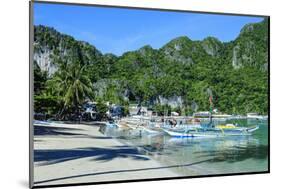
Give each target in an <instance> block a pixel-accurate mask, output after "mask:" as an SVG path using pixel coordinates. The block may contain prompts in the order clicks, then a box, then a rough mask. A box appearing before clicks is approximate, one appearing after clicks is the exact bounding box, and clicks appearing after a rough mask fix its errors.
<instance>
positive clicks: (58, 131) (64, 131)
mask: <svg viewBox="0 0 281 189" xmlns="http://www.w3.org/2000/svg"><path fill="white" fill-rule="evenodd" d="M81 130H82V129H76V128H63V127H51V126H37V125H34V136H40V135H82V134H77V133H73V131H81Z"/></svg>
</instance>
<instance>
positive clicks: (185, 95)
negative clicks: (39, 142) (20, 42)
mask: <svg viewBox="0 0 281 189" xmlns="http://www.w3.org/2000/svg"><path fill="white" fill-rule="evenodd" d="M34 34H35V36H34V68H35V69H34V70H35V71H34V76H35V77H34V80H35V81H34V82H35V85H34V86H35V89H34V90H35V111H37V112H44V111H45V112H46V111H47V112H48V113H49V114H54V113H57V112H58V111H61V110H62V109H72V108H74V107H76V108H77V107H79V106H80V105H81V104H82V103H83V102H84V101H85V100H86V99H91V100H94V101H99V102H105V101H110V102H112V103H117V104H122V105H125V106H126V105H128V104H129V103H131V102H141V103H143V104H149V105H151V107H152V108H157V106H159V105H168V106H170V107H171V108H173V109H177V110H178V111H181V112H182V113H183V114H187V113H192V112H193V111H199V110H208V107H209V101H208V98H209V95H212V96H213V101H214V106H215V107H216V108H217V109H218V110H219V111H222V112H226V113H231V114H234V113H237V114H238V113H239V114H245V113H247V112H258V113H262V114H267V113H268V94H267V93H268V70H267V67H268V21H267V20H264V21H262V22H260V23H255V24H247V25H246V26H244V27H243V28H242V29H241V32H240V34H239V36H238V37H237V38H236V39H235V40H233V41H231V42H227V43H223V42H220V41H219V40H218V39H216V38H213V37H207V38H205V39H204V40H202V41H193V40H191V39H189V38H188V37H186V36H181V37H178V38H175V39H172V40H171V41H170V42H168V43H167V44H165V45H164V46H163V47H161V48H160V49H153V48H152V47H151V46H149V45H146V46H144V47H141V48H140V49H138V50H136V51H130V52H126V53H124V54H123V55H121V56H115V55H113V54H102V53H101V52H100V51H99V50H97V49H96V48H95V47H94V46H93V45H91V44H89V43H87V42H82V41H77V40H75V39H74V38H73V37H71V36H68V35H64V34H61V33H59V32H57V31H56V30H55V29H53V28H49V27H45V26H35V31H34Z"/></svg>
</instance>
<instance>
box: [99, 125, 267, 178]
mask: <svg viewBox="0 0 281 189" xmlns="http://www.w3.org/2000/svg"><path fill="white" fill-rule="evenodd" d="M227 123H236V124H238V125H240V126H253V125H259V127H260V128H259V129H258V130H257V131H255V132H254V133H253V134H252V135H251V136H230V137H222V138H205V139H204V138H200V139H199V138H173V137H170V136H168V135H165V134H161V135H154V136H151V135H143V136H142V137H131V136H130V133H129V132H128V131H120V130H117V129H108V130H106V132H104V134H105V135H107V136H115V137H117V139H118V140H119V141H120V142H122V143H125V144H127V145H130V146H135V147H138V148H139V149H140V151H142V152H143V153H144V154H146V155H148V156H150V157H151V158H152V159H155V160H157V161H158V162H160V163H161V164H162V165H163V167H165V166H172V168H170V169H172V170H173V171H175V172H177V173H179V174H180V175H183V176H192V175H208V174H227V173H243V172H260V171H267V170H268V122H267V120H266V121H259V120H253V119H248V120H247V119H244V120H229V121H227Z"/></svg>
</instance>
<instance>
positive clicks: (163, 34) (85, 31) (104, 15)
mask: <svg viewBox="0 0 281 189" xmlns="http://www.w3.org/2000/svg"><path fill="white" fill-rule="evenodd" d="M261 20H262V18H261V17H246V16H229V15H214V14H199V13H186V12H185V13H180V12H163V11H155V10H137V9H134V10H133V9H122V8H108V7H107V8H104V7H89V6H77V5H61V4H44V3H35V5H34V24H35V25H39V24H42V25H45V26H51V27H54V28H55V29H56V30H58V31H59V32H62V33H65V34H68V35H71V36H73V37H74V38H75V39H77V40H82V41H87V42H89V43H90V44H92V45H94V46H95V47H97V48H98V49H99V50H100V51H101V52H102V53H114V54H116V55H121V54H122V53H124V52H126V51H131V50H136V49H139V48H140V47H142V46H144V45H148V44H149V45H151V46H152V47H153V48H160V47H162V46H163V45H165V44H166V43H167V42H169V41H170V40H171V39H173V38H176V37H179V36H187V37H189V38H190V39H192V40H202V39H204V38H206V37H208V36H213V37H216V38H218V39H219V40H221V41H224V42H227V41H231V40H234V39H235V38H236V37H237V36H238V34H239V32H240V30H241V28H242V27H243V26H244V25H245V24H247V23H253V22H259V21H261Z"/></svg>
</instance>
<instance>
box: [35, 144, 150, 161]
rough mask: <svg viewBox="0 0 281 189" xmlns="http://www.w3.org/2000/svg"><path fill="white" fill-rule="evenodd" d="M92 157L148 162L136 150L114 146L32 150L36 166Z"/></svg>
mask: <svg viewBox="0 0 281 189" xmlns="http://www.w3.org/2000/svg"><path fill="white" fill-rule="evenodd" d="M87 157H92V159H91V160H93V161H110V160H113V159H116V158H132V159H134V160H149V158H147V157H145V156H143V155H142V154H140V152H139V151H138V149H137V148H133V147H129V146H116V147H111V148H77V149H55V150H34V162H36V163H38V165H50V164H56V163H61V162H65V161H70V160H76V159H80V158H87Z"/></svg>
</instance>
